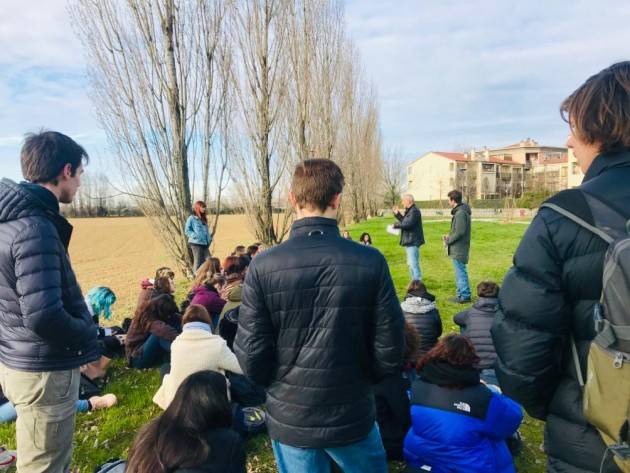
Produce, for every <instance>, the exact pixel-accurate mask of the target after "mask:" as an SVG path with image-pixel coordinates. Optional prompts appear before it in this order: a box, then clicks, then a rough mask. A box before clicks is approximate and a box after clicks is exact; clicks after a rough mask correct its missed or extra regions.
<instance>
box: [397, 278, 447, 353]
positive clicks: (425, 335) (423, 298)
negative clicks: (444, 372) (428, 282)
mask: <svg viewBox="0 0 630 473" xmlns="http://www.w3.org/2000/svg"><path fill="white" fill-rule="evenodd" d="M400 307H401V308H402V310H403V313H404V315H405V320H406V321H407V322H409V323H410V324H411V325H413V326H414V328H415V329H416V330H417V331H418V335H420V348H419V350H418V355H419V356H422V355H424V354H425V353H427V352H428V351H429V350H430V349H431V348H433V347H434V346H435V344H436V343H437V341H438V338H440V336H441V335H442V319H441V318H440V312H439V311H438V310H437V307H436V306H435V296H434V295H433V294H431V293H430V292H428V291H427V288H426V286H425V285H424V283H423V282H422V281H418V280H414V281H411V282H410V283H409V286H408V287H407V294H406V296H405V300H404V301H403V303H402V304H401V305H400Z"/></svg>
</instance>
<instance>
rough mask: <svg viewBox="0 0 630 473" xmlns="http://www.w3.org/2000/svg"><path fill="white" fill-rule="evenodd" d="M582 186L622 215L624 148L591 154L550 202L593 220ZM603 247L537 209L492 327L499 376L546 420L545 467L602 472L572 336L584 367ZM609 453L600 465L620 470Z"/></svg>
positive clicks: (627, 167)
mask: <svg viewBox="0 0 630 473" xmlns="http://www.w3.org/2000/svg"><path fill="white" fill-rule="evenodd" d="M583 192H588V193H591V194H593V195H594V196H596V197H598V198H600V199H604V200H605V201H607V202H608V203H609V204H610V205H612V206H613V207H615V208H617V209H619V211H620V212H621V213H622V214H624V215H628V214H629V209H630V152H622V153H611V154H602V155H600V156H598V157H597V158H595V160H594V161H593V163H592V164H591V167H590V168H589V169H588V172H587V173H586V176H585V177H584V182H583V183H582V185H581V186H580V187H578V188H577V189H569V190H565V191H562V192H560V193H559V194H557V195H556V196H554V197H552V198H551V199H550V202H553V203H555V204H557V205H559V206H560V207H563V208H565V209H567V210H569V211H571V212H573V213H575V214H576V215H578V216H580V217H581V218H583V219H584V220H586V221H587V222H589V223H591V224H593V223H594V220H593V215H592V213H591V211H590V209H589V207H588V205H587V204H586V201H585V199H584V195H583ZM607 247H608V245H607V244H606V243H605V242H604V241H603V240H601V239H600V238H598V237H597V236H595V235H593V234H592V233H590V232H589V231H587V230H585V229H583V228H581V227H579V226H578V225H577V224H575V223H573V222H572V221H570V220H569V219H567V218H565V217H563V216H562V215H560V214H558V213H557V212H554V211H553V210H551V209H548V208H542V209H541V210H540V211H539V212H538V214H537V215H536V217H535V218H534V220H533V221H532V223H531V225H530V226H529V228H528V229H527V232H526V233H525V236H524V237H523V239H522V240H521V243H520V245H519V247H518V249H517V251H516V254H515V255H514V266H513V267H512V269H510V271H509V272H508V273H507V275H506V276H505V280H504V281H503V284H502V286H501V292H500V293H499V300H500V302H501V307H502V308H503V314H502V315H500V316H499V317H497V319H496V321H495V323H494V326H493V327H492V337H493V339H494V345H495V349H496V352H497V356H498V358H497V366H496V372H497V377H498V379H499V383H500V385H501V388H502V389H503V390H504V392H505V393H506V394H507V395H508V396H510V397H513V398H514V399H516V400H517V401H519V402H520V403H521V404H522V405H523V406H524V407H525V409H526V410H527V411H528V412H529V414H530V415H532V416H533V417H536V418H538V419H544V420H546V421H547V423H546V425H545V450H546V452H547V455H548V463H547V468H548V470H549V471H551V472H562V473H578V472H579V473H585V472H599V471H600V462H601V461H602V458H603V457H604V452H605V449H606V446H605V444H604V442H603V441H602V440H601V438H600V436H599V434H598V432H597V430H596V429H594V428H593V427H592V426H591V425H589V424H588V422H587V421H586V419H585V418H584V415H583V410H582V389H581V388H580V386H579V384H578V381H577V375H576V371H575V364H574V362H573V359H572V356H571V343H570V340H571V337H572V338H573V339H574V340H575V342H576V345H577V350H578V352H579V356H580V362H581V366H582V369H583V370H584V369H585V368H586V356H587V352H588V347H589V344H590V342H591V340H592V339H593V338H594V336H595V327H594V325H595V324H594V322H593V305H594V304H595V303H596V302H597V301H598V300H599V298H600V295H601V291H602V271H603V261H604V254H605V252H606V250H607ZM583 376H586V373H585V372H584V373H583ZM611 389H614V386H611ZM611 457H612V455H610V453H608V454H607V455H606V460H605V462H604V467H603V470H602V471H604V472H607V473H610V472H617V471H619V469H618V468H617V467H616V466H615V465H614V464H613V462H612V460H611Z"/></svg>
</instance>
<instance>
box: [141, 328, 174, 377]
mask: <svg viewBox="0 0 630 473" xmlns="http://www.w3.org/2000/svg"><path fill="white" fill-rule="evenodd" d="M171 343H172V342H170V341H169V340H165V339H164V338H160V337H158V336H157V335H153V334H151V335H149V338H147V340H146V341H145V342H144V345H142V354H141V355H140V356H139V357H137V358H134V359H133V360H132V362H131V365H132V366H133V367H134V368H138V369H145V368H153V367H154V366H157V365H159V364H162V363H163V362H164V361H165V359H166V358H169V356H168V355H170V353H171Z"/></svg>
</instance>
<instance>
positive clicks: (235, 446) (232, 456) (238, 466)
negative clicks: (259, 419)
mask: <svg viewBox="0 0 630 473" xmlns="http://www.w3.org/2000/svg"><path fill="white" fill-rule="evenodd" d="M206 440H207V441H208V445H209V446H210V454H209V455H208V458H207V459H206V461H204V462H203V463H202V464H201V465H197V466H196V467H194V468H179V469H177V470H175V473H245V472H246V471H247V468H246V462H245V445H244V443H243V440H242V439H241V436H240V435H239V434H237V433H236V432H235V431H233V430H232V429H213V430H211V431H209V432H208V433H207V434H206Z"/></svg>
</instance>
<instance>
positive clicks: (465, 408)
mask: <svg viewBox="0 0 630 473" xmlns="http://www.w3.org/2000/svg"><path fill="white" fill-rule="evenodd" d="M453 405H454V406H455V408H456V409H457V410H459V411H464V412H470V404H468V403H466V402H455V403H453Z"/></svg>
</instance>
